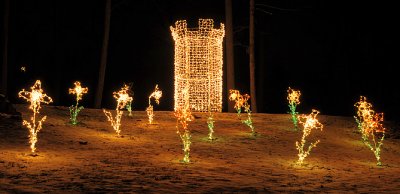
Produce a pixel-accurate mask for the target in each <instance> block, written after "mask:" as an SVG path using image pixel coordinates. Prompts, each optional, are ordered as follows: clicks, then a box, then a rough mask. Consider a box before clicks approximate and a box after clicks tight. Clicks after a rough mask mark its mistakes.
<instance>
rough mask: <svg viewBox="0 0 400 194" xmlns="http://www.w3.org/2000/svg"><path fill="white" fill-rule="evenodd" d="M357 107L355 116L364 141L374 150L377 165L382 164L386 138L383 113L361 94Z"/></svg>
mask: <svg viewBox="0 0 400 194" xmlns="http://www.w3.org/2000/svg"><path fill="white" fill-rule="evenodd" d="M354 106H355V107H357V116H358V117H355V119H356V122H357V124H358V129H359V130H360V132H361V137H362V141H363V142H364V144H365V145H366V146H367V147H368V148H369V149H370V150H371V151H372V152H374V155H375V158H376V160H377V165H378V166H380V165H382V163H381V161H380V158H381V146H382V145H383V140H384V139H385V130H386V129H385V128H384V127H383V125H382V123H380V122H383V113H375V111H374V110H373V109H372V104H371V103H369V102H367V98H366V97H365V96H360V101H359V102H357V103H356V104H355V105H354Z"/></svg>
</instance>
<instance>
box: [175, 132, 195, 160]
mask: <svg viewBox="0 0 400 194" xmlns="http://www.w3.org/2000/svg"><path fill="white" fill-rule="evenodd" d="M178 133H179V136H180V137H181V140H182V143H183V149H182V150H183V153H184V157H183V160H182V162H183V163H185V164H187V163H189V162H190V159H189V156H190V144H191V143H192V142H191V141H190V137H191V135H190V131H189V130H187V129H186V130H185V132H184V133H183V134H181V133H180V132H179V131H178Z"/></svg>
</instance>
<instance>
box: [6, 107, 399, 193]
mask: <svg viewBox="0 0 400 194" xmlns="http://www.w3.org/2000/svg"><path fill="white" fill-rule="evenodd" d="M17 110H18V111H20V112H21V113H22V116H23V118H25V119H28V118H29V117H30V114H31V112H30V111H28V110H27V105H26V104H25V105H17ZM113 114H115V113H114V112H113ZM155 114H156V115H155V118H154V119H155V122H156V124H154V125H149V124H147V123H148V121H147V115H146V113H145V111H135V112H133V116H132V117H128V116H127V113H125V114H124V116H123V118H122V126H121V130H122V132H121V134H122V135H123V137H117V136H116V133H115V132H114V130H113V128H112V127H111V126H110V124H109V122H108V121H107V120H106V117H105V115H104V114H103V112H102V110H96V109H84V110H83V111H81V113H80V115H79V116H78V120H79V121H81V123H80V124H78V125H77V126H71V125H70V124H69V123H68V122H69V110H68V108H67V107H54V106H45V107H44V108H43V109H42V110H41V115H47V116H48V118H47V120H46V122H45V123H44V126H43V129H42V130H41V131H40V132H39V134H38V139H39V141H38V143H37V154H38V155H37V156H31V155H30V148H29V144H28V130H27V129H26V128H25V127H23V126H21V123H20V122H19V121H18V122H16V121H14V120H12V119H6V118H4V117H3V118H1V119H0V122H1V123H0V193H3V192H5V193H8V192H11V193H14V192H40V193H42V192H50V193H54V192H56V193H64V192H65V193H66V192H73V193H76V192H83V193H87V192H107V193H108V192H135V193H143V192H151V193H204V192H205V193H210V192H212V193H213V192H218V193H219V192H228V193H232V192H245V193H248V192H261V193H263V192H336V193H348V192H352V193H377V192H388V193H400V139H399V135H398V134H394V133H392V132H389V133H388V135H387V138H386V139H385V141H384V145H383V148H382V164H383V166H381V167H378V166H376V160H375V157H374V155H373V153H372V152H371V151H370V150H369V149H368V148H367V147H366V146H365V145H364V144H363V143H362V142H361V135H360V134H358V133H357V132H356V131H357V130H356V124H355V121H354V119H353V118H351V117H337V116H326V115H320V116H318V117H317V118H319V121H320V122H321V123H322V124H324V129H323V131H319V130H315V131H313V132H312V134H311V135H310V136H309V138H308V139H307V140H308V141H309V142H311V141H315V140H317V139H319V140H320V141H321V142H320V143H319V144H318V146H317V147H316V148H314V149H313V150H312V152H311V155H309V156H308V157H307V158H306V159H305V164H304V165H303V166H299V165H296V161H297V150H296V148H295V142H296V141H299V140H300V139H301V136H302V133H301V132H296V131H293V130H292V128H293V124H292V123H291V121H290V116H289V115H287V114H254V115H253V119H254V125H255V128H256V131H257V132H258V134H257V137H255V138H253V137H251V136H250V129H249V128H248V127H246V126H245V125H244V124H242V123H240V121H239V120H238V118H237V116H236V114H234V113H217V114H216V115H215V120H216V122H215V136H216V137H217V139H216V140H215V141H213V142H210V141H208V140H207V134H208V128H207V123H206V122H207V114H205V113H195V116H196V119H195V120H194V121H192V122H190V124H189V128H190V129H191V132H192V142H193V143H192V146H191V152H190V159H191V163H190V164H182V163H181V162H180V160H181V159H182V158H183V152H182V143H181V140H180V138H179V136H178V134H177V133H176V128H175V124H176V120H175V118H174V116H173V112H167V111H164V112H163V111H156V112H155ZM242 116H243V118H245V114H243V115H242ZM386 127H387V128H389V129H390V128H393V126H386ZM395 127H397V128H398V126H395ZM398 130H399V129H398Z"/></svg>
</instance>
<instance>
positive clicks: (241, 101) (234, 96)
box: [229, 90, 256, 136]
mask: <svg viewBox="0 0 400 194" xmlns="http://www.w3.org/2000/svg"><path fill="white" fill-rule="evenodd" d="M249 99H250V96H249V95H248V94H243V95H242V94H240V92H239V91H238V90H229V100H230V101H235V106H234V108H235V109H236V111H237V115H238V117H239V119H240V113H241V112H242V107H243V108H244V112H246V113H247V119H246V120H244V121H242V123H244V124H246V125H247V126H248V127H250V129H251V133H252V135H253V136H255V135H256V132H255V130H254V126H253V121H252V119H251V110H250V104H249V103H248V102H247V101H248V100H249Z"/></svg>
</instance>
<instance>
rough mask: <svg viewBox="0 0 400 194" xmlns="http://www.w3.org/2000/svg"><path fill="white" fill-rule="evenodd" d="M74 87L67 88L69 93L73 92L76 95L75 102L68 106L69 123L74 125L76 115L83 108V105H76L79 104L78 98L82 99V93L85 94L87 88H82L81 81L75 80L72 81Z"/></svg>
mask: <svg viewBox="0 0 400 194" xmlns="http://www.w3.org/2000/svg"><path fill="white" fill-rule="evenodd" d="M74 85H75V88H69V94H75V95H76V104H75V106H74V105H72V106H70V107H69V114H70V120H71V124H73V125H76V124H77V123H78V121H77V119H76V118H77V117H78V114H79V112H80V111H81V110H82V109H83V106H80V107H79V106H78V105H79V100H82V96H83V94H86V93H87V92H88V90H89V89H88V88H87V87H86V88H82V86H81V82H79V81H76V82H75V83H74Z"/></svg>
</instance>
